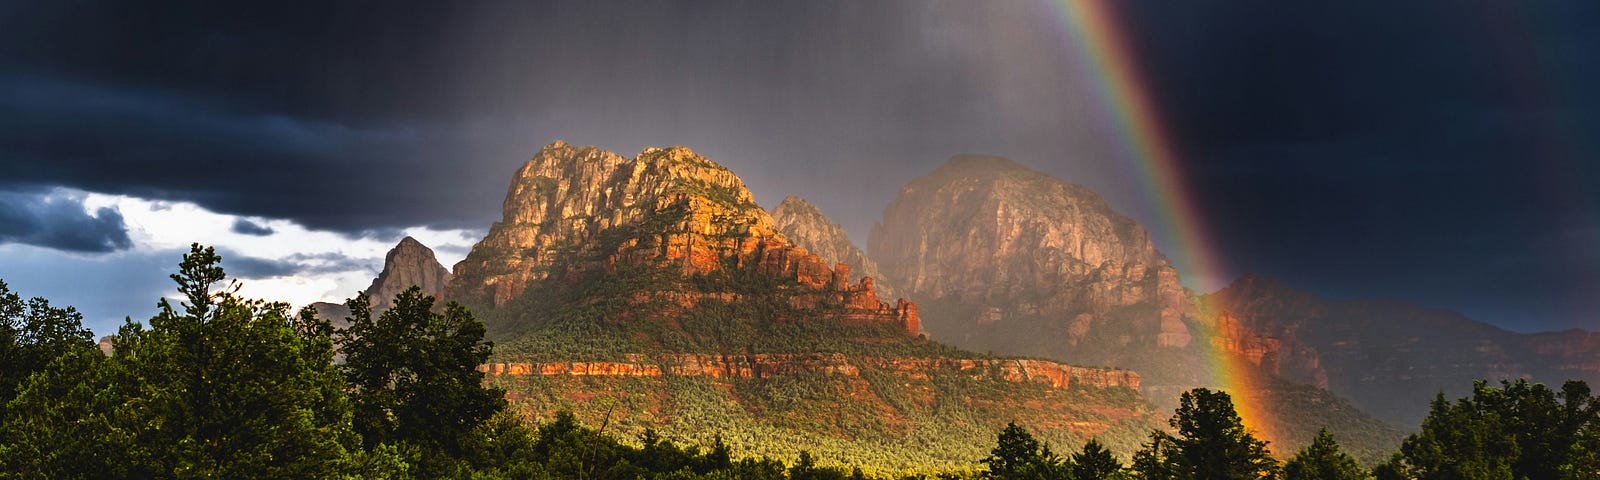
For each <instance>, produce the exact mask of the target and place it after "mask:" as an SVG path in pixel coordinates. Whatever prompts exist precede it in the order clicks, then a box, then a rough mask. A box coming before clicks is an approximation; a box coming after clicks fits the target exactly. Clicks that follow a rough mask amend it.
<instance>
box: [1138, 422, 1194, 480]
mask: <svg viewBox="0 0 1600 480" xmlns="http://www.w3.org/2000/svg"><path fill="white" fill-rule="evenodd" d="M1177 443H1178V440H1177V439H1175V438H1172V436H1171V435H1168V434H1167V432H1163V431H1160V430H1156V431H1153V432H1150V441H1148V442H1145V443H1144V445H1142V446H1141V447H1140V448H1139V451H1137V452H1134V454H1133V462H1132V463H1131V464H1130V465H1129V466H1128V468H1129V469H1130V470H1133V474H1134V477H1135V478H1138V479H1140V480H1175V479H1179V478H1188V477H1185V476H1183V475H1181V472H1179V470H1178V468H1179V467H1178V465H1176V464H1175V459H1176V458H1178V445H1177Z"/></svg>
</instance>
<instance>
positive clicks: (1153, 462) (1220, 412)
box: [1134, 388, 1278, 480]
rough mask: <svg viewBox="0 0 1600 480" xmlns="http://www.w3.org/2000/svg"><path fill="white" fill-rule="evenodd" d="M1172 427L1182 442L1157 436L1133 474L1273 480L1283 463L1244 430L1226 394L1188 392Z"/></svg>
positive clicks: (1212, 479)
mask: <svg viewBox="0 0 1600 480" xmlns="http://www.w3.org/2000/svg"><path fill="white" fill-rule="evenodd" d="M1178 403H1179V404H1178V411H1177V413H1176V414H1174V415H1173V417H1172V420H1171V421H1170V422H1169V423H1170V424H1171V425H1172V428H1174V429H1176V430H1177V431H1178V437H1176V438H1173V437H1169V436H1167V435H1166V434H1163V433H1160V432H1157V433H1155V434H1152V435H1151V440H1150V443H1148V444H1146V445H1145V448H1143V449H1141V450H1140V452H1139V453H1138V454H1136V455H1134V471H1135V472H1137V473H1138V474H1139V475H1140V476H1141V477H1143V478H1146V479H1181V480H1190V479H1194V480H1235V479H1238V480H1245V479H1270V478H1275V477H1276V475H1277V473H1278V462H1277V460H1274V459H1273V458H1272V456H1271V454H1270V453H1269V452H1268V451H1267V442H1265V441H1262V440H1260V439H1257V438H1255V436H1254V435H1251V434H1250V432H1249V431H1247V430H1246V429H1245V427H1244V422H1243V421H1242V420H1241V419H1240V418H1239V413H1238V412H1237V411H1235V410H1234V408H1233V399H1232V397H1229V396H1228V394H1227V393H1225V392H1221V391H1213V390H1210V389H1205V388H1196V389H1194V390H1190V391H1187V392H1184V393H1183V395H1182V396H1181V397H1179V399H1178Z"/></svg>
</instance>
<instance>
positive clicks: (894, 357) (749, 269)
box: [444, 142, 1157, 469]
mask: <svg viewBox="0 0 1600 480" xmlns="http://www.w3.org/2000/svg"><path fill="white" fill-rule="evenodd" d="M798 202H799V201H798V199H796V200H795V201H791V202H786V206H785V207H784V208H781V209H776V210H775V211H776V212H779V213H780V215H779V217H780V218H781V219H782V220H781V221H779V220H775V219H774V218H773V216H772V215H771V214H769V213H768V212H767V211H765V210H763V209H761V208H760V207H759V206H757V205H756V203H755V201H754V196H753V195H751V193H750V192H749V191H748V190H747V189H746V187H745V185H744V183H743V182H742V181H741V180H740V179H739V178H738V177H737V176H735V175H734V174H733V173H732V172H730V171H728V170H727V169H726V168H724V167H722V166H721V165H718V164H716V163H714V162H712V161H710V160H708V159H705V158H703V157H701V156H699V155H697V154H695V153H694V152H692V151H690V150H689V149H687V148H683V147H671V148H650V149H646V150H645V151H643V152H641V153H640V154H639V155H637V156H635V157H634V158H624V157H622V156H619V155H616V154H614V153H611V152H607V151H604V150H601V149H598V148H595V147H578V146H572V145H568V144H566V143H562V142H556V143H553V144H550V145H549V146H547V147H545V148H544V149H542V150H541V151H540V152H539V153H538V154H537V155H535V156H534V157H533V158H532V159H531V160H529V161H528V162H527V163H526V164H525V165H523V166H522V167H521V168H520V169H518V171H517V172H516V174H515V175H514V177H513V178H512V181H511V185H510V188H509V191H508V193H507V195H506V199H505V202H504V205H503V212H502V213H503V215H502V218H501V220H500V221H498V222H496V223H495V224H494V225H492V226H491V227H490V229H489V231H488V233H487V235H486V236H485V238H484V239H483V240H482V241H480V242H478V243H477V244H476V245H474V246H473V249H472V251H471V252H470V253H469V254H468V255H467V257H466V258H465V259H464V260H462V261H461V262H460V263H458V264H456V265H455V268H454V274H455V275H454V278H453V279H451V280H450V282H449V284H448V285H447V286H446V288H445V294H444V295H445V297H446V298H447V299H450V300H457V301H461V302H463V303H465V304H467V305H468V306H469V307H471V308H472V309H473V311H474V312H475V313H476V314H477V315H478V317H479V318H481V319H483V321H484V323H485V326H486V327H488V330H489V335H490V337H491V339H492V340H493V341H495V357H494V358H493V359H492V360H491V363H489V364H486V365H483V366H482V367H481V369H482V371H484V372H485V373H488V374H489V376H488V381H489V382H490V383H492V384H494V385H496V386H500V387H502V388H505V389H506V390H507V392H508V395H507V398H508V399H509V400H510V401H511V404H512V406H513V408H515V409H517V410H518V411H520V412H522V413H524V414H526V415H528V416H530V417H535V418H539V419H545V418H548V415H550V414H551V413H552V412H554V411H556V410H562V409H565V410H572V411H575V412H577V414H578V415H579V416H580V418H583V419H584V420H585V421H588V422H593V423H596V424H598V423H600V422H607V424H608V425H611V426H612V427H611V428H613V429H615V431H617V432H619V433H620V434H622V435H636V434H638V433H640V432H642V431H643V430H644V429H647V428H649V429H654V430H656V431H657V432H661V433H662V434H663V435H667V436H675V437H676V438H680V439H697V440H699V441H707V440H709V436H711V435H720V436H721V437H722V438H723V439H724V440H725V441H726V442H728V443H729V444H730V445H731V446H732V447H733V448H735V449H736V450H739V451H741V452H744V453H745V454H749V455H769V456H773V457H775V458H786V459H790V460H792V459H793V455H794V454H795V452H796V451H798V450H799V449H806V450H809V451H811V452H813V453H814V454H816V455H818V457H819V458H845V457H846V456H859V455H854V454H857V453H859V452H864V451H865V452H873V455H872V456H870V458H866V459H864V460H861V461H862V462H864V463H865V465H863V466H864V467H867V468H893V469H926V468H930V467H938V466H954V465H965V464H970V462H971V461H972V460H971V459H972V458H980V457H981V456H982V455H983V454H984V452H986V451H987V449H988V448H990V447H991V445H990V444H991V443H992V440H984V439H985V438H990V437H991V436H992V435H993V432H995V431H998V430H999V429H1001V428H1004V426H1005V425H1006V423H1007V422H1010V421H1017V422H1020V423H1027V424H1028V425H1030V427H1031V428H1034V429H1035V432H1036V434H1037V435H1039V436H1040V437H1041V438H1043V439H1046V440H1049V441H1052V442H1055V443H1057V444H1061V445H1067V444H1071V445H1077V444H1080V443H1081V442H1083V441H1085V440H1087V439H1088V438H1090V437H1095V438H1099V439H1101V441H1102V442H1107V443H1108V444H1113V445H1115V448H1119V449H1122V450H1132V449H1133V448H1136V446H1137V443H1138V441H1139V440H1140V439H1142V438H1144V437H1143V436H1144V434H1145V433H1146V432H1148V430H1149V429H1150V428H1153V427H1154V426H1155V425H1156V423H1157V418H1156V415H1155V412H1154V410H1152V409H1151V408H1150V406H1149V404H1147V403H1146V402H1145V401H1144V400H1143V399H1142V398H1141V397H1140V394H1139V390H1140V389H1141V388H1142V377H1141V376H1140V375H1139V374H1137V373H1135V372H1132V371H1129V370H1126V369H1114V368H1105V367H1081V366H1073V365H1067V364H1063V363H1058V362H1053V361H1047V360H1039V359H1019V358H1004V357H996V356H993V355H987V354H981V353H975V352H970V351H963V350H960V349H956V348H953V347H950V346H947V345H943V344H939V343H936V342H932V341H929V340H928V339H926V338H925V337H922V336H920V335H917V334H918V333H920V332H921V331H922V326H921V324H920V317H919V314H918V312H919V308H918V306H917V305H916V304H913V303H911V302H909V301H906V300H904V299H896V300H894V301H892V302H891V301H889V300H888V298H887V297H884V296H882V295H881V290H879V288H878V286H877V282H876V281H875V279H874V277H873V276H871V274H870V273H868V275H867V276H861V277H859V279H857V277H855V276H854V275H858V274H860V273H861V272H860V270H867V271H868V272H870V271H871V264H870V263H866V262H864V260H865V257H864V256H861V255H859V251H856V252H855V254H856V255H855V256H854V257H852V256H851V255H850V254H849V252H848V251H846V250H845V249H843V248H836V247H838V246H839V244H840V243H841V242H842V243H843V245H848V243H849V241H848V239H846V238H844V237H843V233H842V230H839V229H838V228H837V226H835V225H833V224H832V222H829V221H827V220H826V218H823V217H822V216H821V214H820V213H818V212H815V209H814V208H810V209H803V207H806V206H804V205H801V204H799V203H798ZM802 210H806V211H804V212H802ZM801 213H805V214H807V216H806V218H801V217H800V216H799V215H800V214H801ZM812 214H814V215H812ZM785 226H787V227H788V228H790V229H791V231H793V232H795V233H796V234H797V236H800V237H803V238H805V239H806V240H805V241H806V242H811V243H810V244H811V245H813V246H814V247H815V248H816V249H815V250H813V249H811V248H807V247H806V246H804V245H802V244H799V242H796V241H794V240H791V239H790V237H788V236H787V235H785V234H784V233H783V229H784V228H785ZM841 252H842V253H841ZM819 253H822V254H819ZM853 259H859V260H862V261H863V262H862V263H860V264H859V265H860V266H859V267H858V268H852V266H851V265H850V264H848V263H842V262H849V261H852V260H853ZM612 406H615V407H616V408H615V409H614V410H613V409H612V408H611V407H612ZM608 431H610V430H608Z"/></svg>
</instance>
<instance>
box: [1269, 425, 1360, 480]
mask: <svg viewBox="0 0 1600 480" xmlns="http://www.w3.org/2000/svg"><path fill="white" fill-rule="evenodd" d="M1283 476H1284V479H1285V480H1361V479H1364V478H1368V476H1367V472H1365V471H1363V470H1362V469H1361V465H1360V464H1357V463H1356V459H1355V458H1351V457H1350V455H1347V454H1345V453H1344V452H1342V451H1340V450H1339V442H1337V441H1334V439H1333V435H1332V434H1329V433H1328V430H1327V429H1322V431H1320V432H1317V438H1316V439H1315V440H1312V441H1311V445H1308V446H1306V448H1304V449H1301V450H1300V452H1299V453H1297V454H1295V456H1294V458H1293V459H1290V460H1289V462H1288V463H1286V464H1284V466H1283Z"/></svg>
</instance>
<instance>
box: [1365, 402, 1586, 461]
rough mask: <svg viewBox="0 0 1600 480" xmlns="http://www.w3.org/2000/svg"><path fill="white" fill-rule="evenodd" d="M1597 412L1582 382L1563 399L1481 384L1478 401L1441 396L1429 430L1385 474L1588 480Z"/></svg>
mask: <svg viewBox="0 0 1600 480" xmlns="http://www.w3.org/2000/svg"><path fill="white" fill-rule="evenodd" d="M1597 408H1600V407H1597V402H1596V400H1595V398H1594V397H1593V396H1592V395H1591V393H1590V390H1589V386H1588V384H1585V383H1584V382H1580V381H1569V382H1566V383H1565V384H1563V385H1562V388H1561V392H1560V393H1557V392H1555V391H1553V390H1551V389H1549V388H1548V387H1545V386H1544V385H1542V384H1537V383H1530V382H1528V381H1526V380H1517V381H1515V382H1512V381H1502V382H1501V383H1500V386H1499V387H1494V386H1490V385H1489V384H1488V382H1485V381H1478V382H1475V383H1474V385H1473V391H1472V395H1471V396H1470V397H1466V398H1462V399H1459V400H1457V401H1455V402H1450V401H1447V400H1445V398H1444V395H1443V394H1440V395H1439V396H1438V397H1436V398H1435V399H1434V401H1433V403H1432V404H1430V406H1429V411H1428V416H1427V417H1426V418H1424V419H1423V421H1422V430H1421V431H1420V432H1417V433H1416V434H1413V435H1411V436H1410V437H1407V438H1406V440H1405V442H1404V443H1402V444H1401V446H1400V453H1399V454H1398V455H1396V456H1395V457H1394V459H1392V460H1391V461H1390V462H1389V463H1388V464H1386V465H1385V466H1384V467H1383V469H1382V470H1383V472H1382V473H1383V474H1384V475H1386V476H1389V475H1399V476H1404V477H1409V478H1419V479H1435V478H1438V479H1455V478H1472V479H1500V478H1505V479H1511V478H1517V479H1521V478H1561V477H1562V476H1563V475H1567V476H1569V477H1570V476H1572V475H1581V473H1580V472H1583V470H1584V469H1583V468H1582V467H1578V466H1576V465H1577V464H1580V463H1585V462H1587V460H1585V458H1586V456H1587V455H1588V453H1587V451H1588V449H1587V448H1586V447H1585V446H1584V442H1583V436H1584V435H1585V432H1588V431H1591V430H1592V428H1593V427H1594V425H1596V423H1597V422H1596V419H1597ZM1579 478H1581V476H1580V477H1579Z"/></svg>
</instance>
